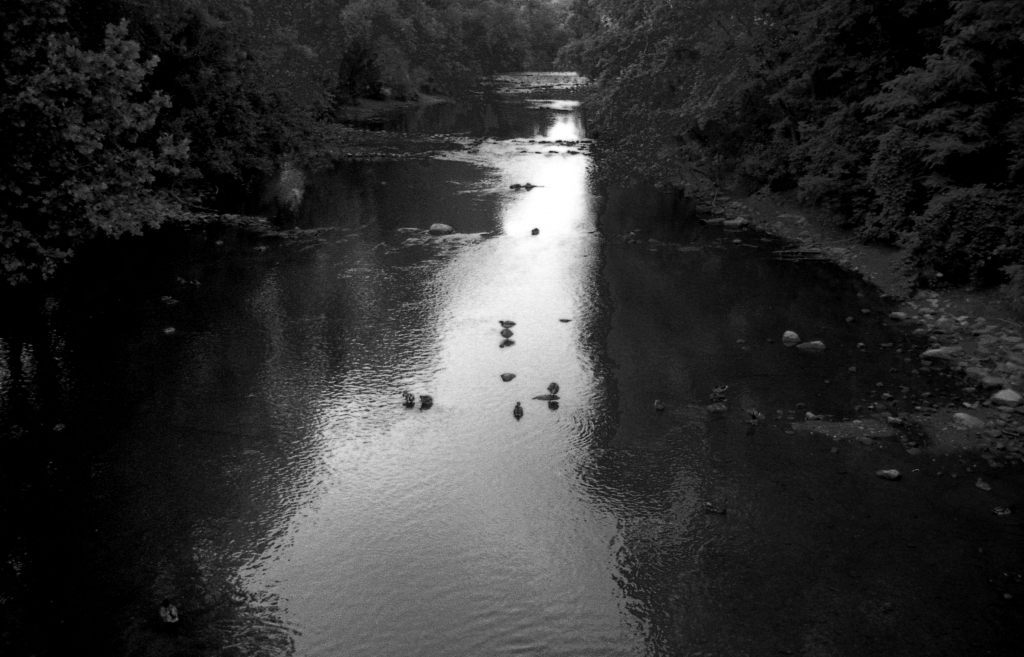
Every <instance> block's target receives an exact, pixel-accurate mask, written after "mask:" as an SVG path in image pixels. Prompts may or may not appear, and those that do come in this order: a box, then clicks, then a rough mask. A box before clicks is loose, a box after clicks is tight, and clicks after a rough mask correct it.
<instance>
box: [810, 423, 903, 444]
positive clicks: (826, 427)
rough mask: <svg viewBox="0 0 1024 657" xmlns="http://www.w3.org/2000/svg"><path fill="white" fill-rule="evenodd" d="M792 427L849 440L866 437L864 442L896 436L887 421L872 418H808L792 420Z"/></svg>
mask: <svg viewBox="0 0 1024 657" xmlns="http://www.w3.org/2000/svg"><path fill="white" fill-rule="evenodd" d="M793 429H795V430H796V431H806V432H812V433H819V434H822V435H824V436H828V437H830V438H846V439H851V440H860V439H866V440H867V441H868V442H867V443H865V444H874V443H873V442H872V441H871V439H872V438H876V439H877V438H892V437H894V436H896V430H895V429H893V428H892V427H890V426H889V425H888V424H887V423H884V422H881V421H880V420H876V419H874V418H864V419H863V420H850V421H847V422H829V421H827V420H808V421H805V422H794V423H793Z"/></svg>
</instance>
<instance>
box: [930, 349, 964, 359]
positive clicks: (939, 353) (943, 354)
mask: <svg viewBox="0 0 1024 657" xmlns="http://www.w3.org/2000/svg"><path fill="white" fill-rule="evenodd" d="M961 351H963V349H962V348H961V347H956V346H952V347H936V348H935V349H929V350H927V351H925V352H923V353H922V354H921V358H923V359H926V360H952V359H953V357H954V356H956V355H958V354H959V353H960V352H961Z"/></svg>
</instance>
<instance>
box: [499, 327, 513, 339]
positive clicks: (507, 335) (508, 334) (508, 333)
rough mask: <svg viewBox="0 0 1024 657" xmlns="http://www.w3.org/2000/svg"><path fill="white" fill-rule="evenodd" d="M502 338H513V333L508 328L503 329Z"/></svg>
mask: <svg viewBox="0 0 1024 657" xmlns="http://www.w3.org/2000/svg"><path fill="white" fill-rule="evenodd" d="M501 337H503V338H511V337H512V331H510V330H508V329H507V328H503V329H501Z"/></svg>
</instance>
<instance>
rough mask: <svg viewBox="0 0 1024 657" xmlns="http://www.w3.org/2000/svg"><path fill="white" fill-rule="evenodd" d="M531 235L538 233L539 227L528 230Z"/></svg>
mask: <svg viewBox="0 0 1024 657" xmlns="http://www.w3.org/2000/svg"><path fill="white" fill-rule="evenodd" d="M530 234H531V235H540V228H534V229H533V230H531V231H530Z"/></svg>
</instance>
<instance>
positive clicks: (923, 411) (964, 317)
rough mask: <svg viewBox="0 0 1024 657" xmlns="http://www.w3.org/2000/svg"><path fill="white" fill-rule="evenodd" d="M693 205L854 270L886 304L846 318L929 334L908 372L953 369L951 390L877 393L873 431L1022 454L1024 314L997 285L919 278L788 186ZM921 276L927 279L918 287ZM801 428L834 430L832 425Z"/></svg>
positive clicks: (1001, 460)
mask: <svg viewBox="0 0 1024 657" xmlns="http://www.w3.org/2000/svg"><path fill="white" fill-rule="evenodd" d="M698 213H699V215H700V216H701V218H702V221H704V222H706V223H709V224H721V225H724V226H726V227H731V228H735V229H753V230H758V231H761V232H764V233H767V234H769V235H772V236H774V237H778V238H781V239H783V240H785V241H786V242H788V243H789V246H788V247H787V248H785V249H781V250H779V251H778V255H779V257H780V258H786V259H814V260H827V261H831V262H833V263H835V264H837V265H839V266H840V267H842V268H844V269H847V270H849V271H851V272H856V273H857V274H859V275H861V276H863V277H864V279H865V280H867V281H869V282H870V283H872V284H873V285H874V286H876V287H877V288H878V289H879V290H880V292H881V294H882V297H883V298H884V299H887V300H889V301H891V302H892V304H893V306H892V309H891V312H889V313H888V314H887V315H881V316H880V315H878V314H877V313H875V314H869V313H870V312H871V311H870V310H869V309H864V315H865V316H863V317H848V318H847V321H848V322H851V323H852V322H862V321H879V322H884V323H889V324H903V325H906V326H907V330H908V332H909V333H910V334H912V335H914V336H918V337H925V338H927V340H928V341H929V343H930V346H929V348H928V349H926V350H923V351H922V352H921V353H919V354H916V355H915V354H908V357H907V358H905V361H908V362H912V363H913V364H914V365H915V367H914V368H913V369H912V373H913V374H915V375H922V376H926V375H928V374H930V373H932V372H935V371H939V372H943V373H945V374H947V375H948V376H951V377H953V378H955V380H956V383H957V386H958V388H959V392H960V395H959V398H958V399H955V400H949V399H944V400H943V401H942V402H938V401H937V400H935V399H931V400H930V399H929V397H932V395H930V394H929V395H927V396H924V397H923V398H917V399H911V398H910V397H909V396H907V395H905V394H904V395H896V396H894V395H888V394H887V395H883V398H882V399H879V400H878V402H877V403H872V404H871V406H870V407H869V410H871V411H874V413H873V414H872V415H873V416H874V418H875V419H876V420H880V421H881V427H882V428H883V429H882V433H884V434H885V436H881V435H879V436H875V437H876V438H878V437H893V436H894V435H895V433H894V432H893V431H892V428H898V429H899V431H900V432H902V433H903V434H904V435H903V437H902V438H901V440H902V441H903V442H904V443H905V444H907V445H908V447H907V449H908V450H909V451H910V452H911V453H912V454H913V453H919V452H922V451H924V452H927V453H931V454H935V455H938V454H949V453H956V452H964V451H970V452H977V453H979V454H980V456H981V457H982V458H984V459H985V460H986V461H988V463H989V465H990V466H992V467H1002V466H1003V465H1004V464H1011V465H1020V464H1021V463H1022V462H1024V403H1022V401H1021V398H1020V397H1021V396H1020V393H1021V391H1022V390H1024V323H1022V318H1021V316H1020V313H1016V312H1015V311H1014V310H1013V309H1012V308H1010V306H1009V304H1008V303H1007V302H1006V300H1005V298H1004V297H1002V296H1001V295H1000V293H999V290H997V289H989V290H971V289H966V288H957V287H952V286H944V285H942V284H941V280H940V279H935V278H932V279H931V280H927V279H924V278H923V277H922V276H921V275H920V274H919V273H917V272H915V271H913V270H911V269H909V268H908V267H907V266H906V264H905V259H904V254H903V253H902V252H901V251H900V250H899V249H896V248H893V247H889V246H885V245H874V244H864V243H863V242H861V241H860V240H859V239H858V238H857V237H856V236H855V235H854V234H853V233H852V231H848V230H843V229H842V228H839V227H837V225H836V222H835V221H834V220H833V219H832V218H831V217H830V216H829V215H828V214H827V213H825V212H823V211H821V210H816V209H813V208H807V207H803V206H800V205H799V204H797V203H795V202H794V201H793V199H792V198H790V197H787V196H783V195H774V196H767V197H765V196H751V197H743V196H741V195H738V194H732V195H729V194H723V195H722V196H720V197H717V198H715V199H714V201H713V202H712V203H703V204H700V205H698ZM921 283H930V284H932V285H934V286H935V287H934V289H925V288H923V287H922V286H921ZM911 327H912V328H911ZM872 346H873V345H872ZM883 346H884V345H883ZM865 347H868V345H865ZM915 356H916V358H915ZM886 397H887V398H886ZM815 426H817V425H815ZM803 428H805V429H807V430H817V431H819V432H822V433H826V434H827V433H829V431H830V430H831V431H832V432H835V431H839V432H840V433H842V431H841V428H840V427H836V426H833V427H831V428H830V429H825V428H823V427H817V429H815V428H814V427H810V426H808V427H803ZM856 428H857V429H864V427H863V426H859V427H856ZM855 433H856V432H855ZM869 433H870V432H869ZM915 435H916V436H919V438H918V439H916V440H915ZM858 437H861V438H862V437H863V436H858ZM868 440H870V437H868Z"/></svg>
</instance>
